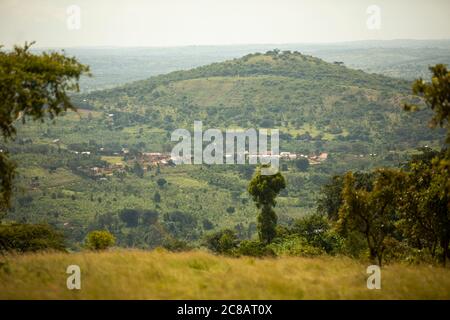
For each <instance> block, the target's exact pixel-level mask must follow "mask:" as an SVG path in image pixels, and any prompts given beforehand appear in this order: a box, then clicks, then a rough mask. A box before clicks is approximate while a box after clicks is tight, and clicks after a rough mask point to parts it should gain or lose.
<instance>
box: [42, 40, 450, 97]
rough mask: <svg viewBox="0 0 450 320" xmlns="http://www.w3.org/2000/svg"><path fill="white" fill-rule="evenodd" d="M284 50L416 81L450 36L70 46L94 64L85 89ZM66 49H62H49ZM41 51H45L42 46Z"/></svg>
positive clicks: (442, 55)
mask: <svg viewBox="0 0 450 320" xmlns="http://www.w3.org/2000/svg"><path fill="white" fill-rule="evenodd" d="M274 48H278V49H280V50H292V51H300V52H301V53H304V54H309V55H313V56H315V57H318V58H321V59H324V60H325V61H327V62H334V61H342V62H344V63H345V65H346V66H348V67H351V68H354V69H361V70H364V71H366V72H369V73H380V74H383V75H387V76H392V77H396V78H404V79H407V80H413V79H415V78H417V77H425V76H426V75H427V74H428V66H430V65H434V64H436V63H450V57H449V51H450V40H428V41H426V40H422V41H420V40H390V41H357V42H347V43H330V44H264V45H229V46H187V47H167V48H158V47H155V48H145V47H136V48H119V47H86V48H64V50H65V51H66V52H67V53H68V54H69V55H73V56H76V57H77V58H78V59H79V60H80V61H81V62H83V63H86V64H88V65H90V66H91V69H92V71H93V77H92V78H86V79H83V80H82V81H81V88H82V90H83V91H86V90H88V91H90V90H97V89H104V88H110V87H113V86H115V85H120V84H124V83H126V82H130V81H136V80H142V79H146V78H148V77H150V76H154V75H158V74H163V73H168V72H171V71H176V70H186V69H190V68H194V67H198V66H201V65H207V64H209V63H213V62H221V61H225V60H228V59H233V58H239V57H241V56H244V55H246V54H249V53H255V52H261V53H263V52H266V51H268V50H271V49H274ZM43 49H51V50H60V49H61V48H43ZM36 51H37V52H39V51H40V50H36Z"/></svg>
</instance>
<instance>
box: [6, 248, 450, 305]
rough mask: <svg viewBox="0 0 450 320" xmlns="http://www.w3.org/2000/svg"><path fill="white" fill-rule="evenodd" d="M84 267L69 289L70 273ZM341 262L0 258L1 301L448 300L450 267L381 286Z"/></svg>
mask: <svg viewBox="0 0 450 320" xmlns="http://www.w3.org/2000/svg"><path fill="white" fill-rule="evenodd" d="M69 265H78V266H80V269H81V289H80V290H68V289H67V286H66V279H67V277H68V276H69V275H68V274H66V268H67V266H69ZM366 268H367V264H365V263H362V262H360V261H357V260H352V259H349V258H344V257H334V258H333V257H319V258H300V257H284V258H270V259H269V258H267V259H254V258H227V257H221V256H215V255H212V254H209V253H206V252H202V251H193V252H186V253H170V252H166V251H164V250H158V249H157V250H154V251H139V250H123V249H122V250H111V251H106V252H99V253H96V252H80V253H37V254H25V255H7V256H4V257H2V258H0V299H450V269H449V268H447V269H444V268H441V267H436V266H429V265H410V266H409V265H402V264H392V265H387V266H385V267H383V269H382V271H381V289H380V290H369V289H367V287H366V280H367V277H368V275H367V274H366Z"/></svg>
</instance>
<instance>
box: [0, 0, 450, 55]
mask: <svg viewBox="0 0 450 320" xmlns="http://www.w3.org/2000/svg"><path fill="white" fill-rule="evenodd" d="M449 12H450V1H449V0H420V1H419V0H370V1H368V0H146V1H145V0H125V1H121V0H0V44H2V45H5V46H6V47H11V46H12V45H14V44H23V43H24V42H25V41H36V45H35V46H36V47H79V46H139V47H144V46H156V47H161V46H163V47H164V46H185V45H231V44H281V43H331V42H344V41H357V40H374V39H377V40H391V39H450V19H448V13H449Z"/></svg>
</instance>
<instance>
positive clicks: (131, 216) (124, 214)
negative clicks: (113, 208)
mask: <svg viewBox="0 0 450 320" xmlns="http://www.w3.org/2000/svg"><path fill="white" fill-rule="evenodd" d="M119 218H120V220H122V221H123V222H125V223H126V224H127V227H129V228H135V227H137V226H138V224H139V211H138V210H135V209H123V210H122V211H120V213H119Z"/></svg>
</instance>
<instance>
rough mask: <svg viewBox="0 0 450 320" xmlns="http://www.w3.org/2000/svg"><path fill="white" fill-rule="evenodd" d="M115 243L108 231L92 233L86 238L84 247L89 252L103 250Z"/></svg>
mask: <svg viewBox="0 0 450 320" xmlns="http://www.w3.org/2000/svg"><path fill="white" fill-rule="evenodd" d="M115 242H116V238H115V237H114V236H113V235H112V234H111V233H110V232H108V231H99V230H96V231H92V232H89V234H88V235H87V237H86V247H87V248H88V249H91V250H105V249H107V248H109V247H111V246H112V245H114V243H115Z"/></svg>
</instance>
